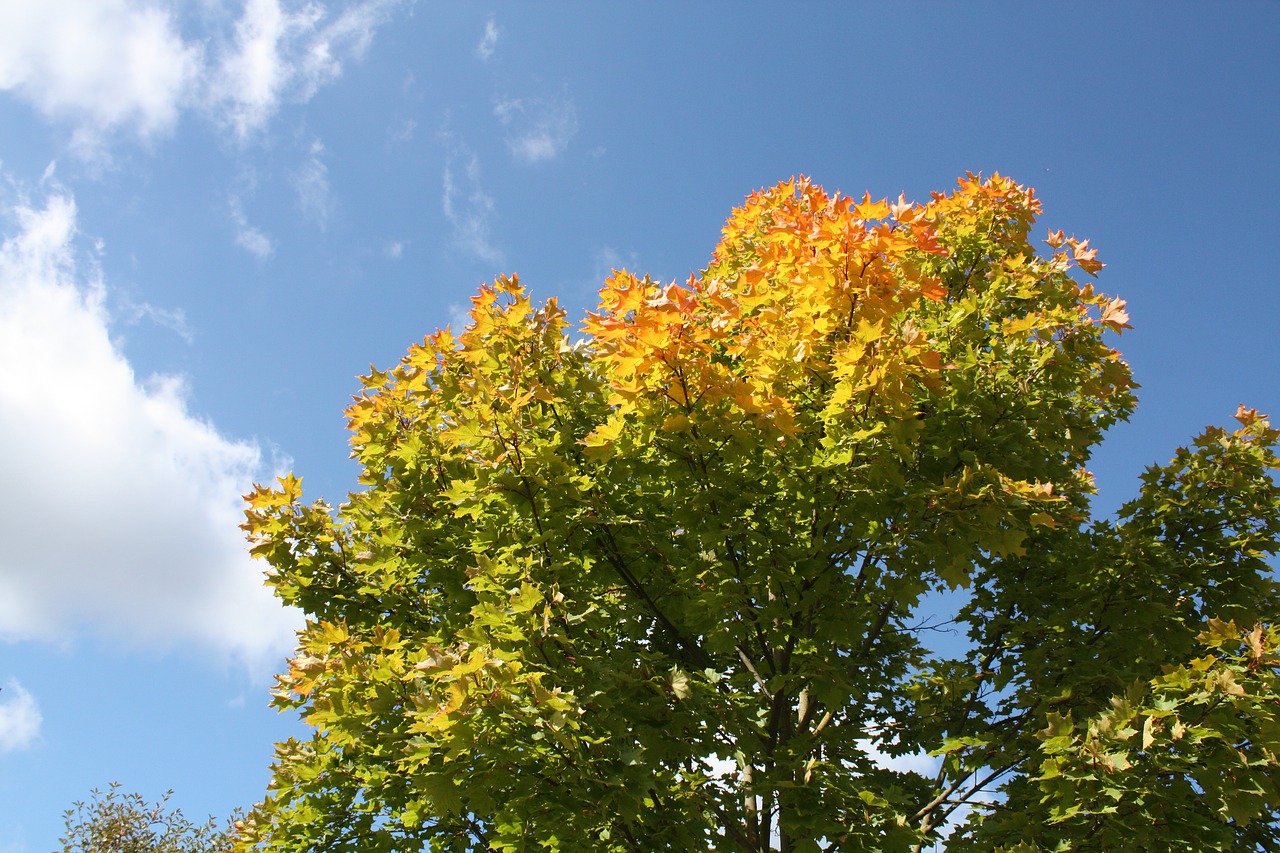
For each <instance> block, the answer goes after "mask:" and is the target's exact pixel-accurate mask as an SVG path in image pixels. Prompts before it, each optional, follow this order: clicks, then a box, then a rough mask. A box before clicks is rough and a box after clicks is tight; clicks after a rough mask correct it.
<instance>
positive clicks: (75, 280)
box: [0, 193, 296, 665]
mask: <svg viewBox="0 0 1280 853" xmlns="http://www.w3.org/2000/svg"><path fill="white" fill-rule="evenodd" d="M7 213H8V215H9V218H10V221H11V225H12V227H13V231H12V232H11V233H10V236H9V237H8V238H7V239H5V240H4V241H3V244H0V481H2V482H5V483H10V484H21V488H20V489H10V490H8V492H7V494H6V495H5V497H3V498H0V538H3V540H4V542H5V543H6V544H5V548H4V549H3V552H2V553H0V638H3V639H34V640H51V641H60V640H63V639H66V638H67V637H70V636H73V635H76V634H85V633H87V634H98V635H108V636H112V637H115V638H117V639H119V640H121V641H124V642H126V643H148V644H152V645H160V646H165V645H177V644H189V643H191V642H193V641H194V642H197V643H200V644H202V645H204V646H205V647H207V648H212V649H215V650H218V651H220V652H223V653H226V654H230V655H234V656H238V657H240V658H243V659H244V660H246V661H248V662H250V663H251V664H254V665H260V664H262V663H263V662H265V661H270V662H272V663H274V660H273V659H274V658H275V657H276V656H278V655H279V654H281V653H282V652H284V651H287V650H288V649H289V648H291V647H292V639H293V637H292V629H293V627H294V626H295V624H296V618H295V616H294V615H293V614H292V613H291V612H290V611H287V610H285V609H284V608H283V607H282V606H281V605H280V604H279V603H278V602H277V601H276V600H274V599H273V598H272V596H271V595H270V593H269V591H268V590H267V589H266V588H265V587H264V586H263V584H262V568H261V566H259V565H258V564H256V563H255V562H253V561H251V560H250V559H249V556H248V554H247V553H246V549H245V545H244V542H243V539H242V536H241V532H240V531H239V529H238V525H239V523H240V520H241V518H242V515H241V506H242V501H241V498H240V495H242V494H245V492H246V491H247V490H248V488H249V487H250V486H251V484H252V481H253V480H255V479H260V478H263V477H264V475H265V474H266V473H268V472H264V467H265V466H264V465H263V463H262V454H261V453H260V451H259V449H258V448H257V447H256V446H255V445H253V444H250V443H247V442H243V441H235V440H233V439H230V438H227V437H225V436H223V435H222V434H221V433H219V432H218V430H217V429H216V428H215V427H214V426H213V425H212V424H210V423H209V422H208V421H206V420H204V419H203V418H200V417H198V416H197V415H195V414H193V413H191V412H190V411H189V410H188V408H187V393H186V386H185V383H184V381H183V380H182V379H181V378H180V377H177V376H167V375H154V376H150V377H146V378H141V379H140V378H138V377H137V376H135V374H134V372H133V369H132V367H131V365H130V364H129V362H128V361H127V359H126V358H125V356H124V355H123V354H122V353H121V352H120V350H119V349H118V348H117V346H116V344H115V343H114V342H113V339H112V335H111V330H110V318H109V317H108V314H107V311H106V309H105V308H104V305H105V302H106V299H105V296H106V293H107V289H106V284H105V282H104V281H103V280H102V278H101V276H100V275H99V273H98V272H97V271H96V269H95V268H94V267H93V265H92V264H89V265H88V266H87V267H86V265H85V263H84V259H83V256H82V255H81V254H79V253H78V252H77V250H76V248H75V246H76V241H75V233H76V207H75V203H74V201H73V200H72V199H71V198H70V197H69V196H68V195H65V194H60V193H54V194H52V195H50V196H49V197H48V199H47V200H46V201H45V202H44V203H43V204H41V205H33V204H30V203H27V202H25V201H19V202H18V203H17V204H15V205H12V206H11V207H10V209H9V210H8V211H7Z"/></svg>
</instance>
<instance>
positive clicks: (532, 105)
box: [493, 97, 578, 163]
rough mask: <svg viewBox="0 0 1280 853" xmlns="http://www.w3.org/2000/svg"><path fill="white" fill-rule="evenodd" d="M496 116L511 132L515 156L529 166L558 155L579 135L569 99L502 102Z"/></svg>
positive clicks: (496, 106)
mask: <svg viewBox="0 0 1280 853" xmlns="http://www.w3.org/2000/svg"><path fill="white" fill-rule="evenodd" d="M493 114H494V115H495V116H497V117H498V120H499V121H501V122H502V125H503V126H504V127H505V128H507V130H508V136H507V147H508V148H509V149H510V150H511V153H512V155H513V156H515V158H516V159H518V160H523V161H524V162H526V163H537V162H540V161H543V160H551V159H553V158H555V157H557V156H559V154H560V152H562V151H564V149H565V147H566V146H567V145H568V144H569V141H570V140H571V139H573V136H574V134H576V133H577V132H578V113H577V109H576V108H575V107H574V104H573V101H572V100H571V99H569V98H568V97H562V98H558V99H554V100H544V99H542V98H533V99H522V98H511V99H506V100H499V101H498V102H497V103H496V104H494V107H493Z"/></svg>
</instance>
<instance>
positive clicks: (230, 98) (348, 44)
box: [207, 0, 400, 138]
mask: <svg viewBox="0 0 1280 853" xmlns="http://www.w3.org/2000/svg"><path fill="white" fill-rule="evenodd" d="M398 5H400V3H399V2H398V0H364V2H360V3H357V4H355V5H353V6H351V7H350V8H348V9H347V10H345V11H344V12H342V13H341V14H339V15H337V16H333V15H331V14H330V12H329V10H328V8H327V7H326V6H325V5H323V4H322V3H319V2H307V3H304V4H296V5H295V6H294V7H293V8H289V7H287V6H286V5H284V4H283V3H282V2H281V0H248V2H247V3H246V4H245V7H244V13H243V14H242V15H241V17H240V19H239V20H238V21H237V22H236V25H235V37H234V39H233V42H232V47H231V49H230V50H228V51H226V52H225V53H223V54H222V55H221V56H220V57H219V59H218V61H217V63H216V65H215V66H214V67H212V68H211V69H210V70H209V71H208V72H207V73H208V88H207V92H208V95H207V103H208V104H209V105H210V107H211V108H212V109H213V111H214V112H215V114H218V115H222V116H224V117H226V118H227V119H228V120H229V121H230V123H231V125H232V127H233V128H234V129H235V132H236V134H237V135H238V136H239V137H241V138H245V137H248V136H250V135H251V134H252V133H253V132H254V131H256V130H258V129H260V128H261V127H262V126H263V125H264V124H266V122H267V120H268V119H269V118H270V117H271V116H272V115H273V114H274V113H275V112H276V110H277V109H279V106H280V103H281V102H282V101H283V100H286V99H292V100H297V101H307V100H310V99H311V97H312V96H313V95H315V93H316V91H317V90H318V89H319V88H320V87H321V86H323V85H324V84H326V83H328V82H330V81H332V80H334V79H335V78H337V77H338V76H339V75H340V74H341V73H342V63H343V62H344V61H345V60H346V59H360V58H361V57H363V55H364V53H365V51H366V50H367V49H368V47H369V44H370V42H372V40H373V35H374V32H375V31H376V29H377V28H378V27H379V26H380V25H381V24H383V23H384V22H385V21H386V19H387V18H388V17H389V16H390V14H391V12H392V11H393V10H394V8H395V7H396V6H398Z"/></svg>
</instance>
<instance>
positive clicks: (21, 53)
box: [0, 0, 405, 153]
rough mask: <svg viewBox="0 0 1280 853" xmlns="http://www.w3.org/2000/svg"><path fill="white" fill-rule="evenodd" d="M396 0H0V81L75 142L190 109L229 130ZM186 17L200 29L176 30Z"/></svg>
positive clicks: (167, 127)
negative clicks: (235, 0) (337, 2)
mask: <svg viewBox="0 0 1280 853" xmlns="http://www.w3.org/2000/svg"><path fill="white" fill-rule="evenodd" d="M404 2H405V0H358V2H354V3H351V4H349V5H348V6H347V7H346V8H345V9H343V10H342V11H340V12H335V11H333V10H332V9H331V8H330V4H329V3H326V2H322V0H247V2H245V3H244V5H243V7H242V8H241V9H240V12H239V14H238V15H237V14H235V13H233V12H232V11H231V9H230V8H227V6H226V5H225V3H226V0H209V2H206V3H204V4H200V5H201V6H202V13H203V14H199V15H190V16H189V18H187V19H182V20H180V19H178V18H177V17H176V13H175V10H182V9H184V8H185V7H184V6H183V5H182V4H174V3H171V2H165V0H41V2H38V3H37V2H13V3H0V90H9V91H12V92H14V93H15V94H17V95H18V96H19V97H21V98H23V99H24V100H26V101H28V102H29V103H31V104H33V105H34V106H35V107H36V108H37V109H38V110H40V111H41V112H43V113H44V114H45V115H46V116H48V117H50V118H52V119H54V120H57V121H65V122H68V123H69V124H71V125H72V126H73V127H74V129H75V131H74V138H73V144H74V145H75V146H76V147H77V148H78V150H80V151H81V153H86V152H88V153H92V152H94V151H95V150H97V149H98V148H99V147H100V145H101V143H102V141H103V139H104V138H105V137H107V136H109V135H110V134H112V133H114V132H116V131H120V130H125V131H128V132H132V133H135V134H136V135H137V136H139V137H141V138H143V139H150V138H152V137H154V136H156V135H159V134H164V133H168V132H170V131H171V130H172V129H173V127H174V125H175V124H176V123H177V122H178V120H179V118H180V117H181V115H182V114H184V113H187V112H195V113H199V114H201V115H206V116H209V117H211V118H213V119H214V120H215V121H216V122H217V123H219V124H224V125H227V126H229V127H230V128H231V129H232V131H233V132H234V133H235V135H236V136H237V137H238V138H240V139H247V138H249V137H250V136H252V135H253V134H254V133H255V132H256V131H258V130H260V129H261V128H262V127H263V126H264V125H265V124H266V123H267V121H268V120H269V119H270V118H271V116H272V115H274V114H275V112H276V111H277V110H278V109H279V107H280V105H281V104H282V103H284V102H286V101H295V102H304V101H307V100H309V99H310V98H311V97H312V96H313V95H314V94H315V93H316V91H317V90H318V89H319V88H320V87H321V86H323V85H325V84H327V83H329V82H331V81H332V80H334V79H335V78H337V77H338V76H339V75H340V74H341V73H342V69H343V64H344V63H345V62H347V61H349V60H359V59H360V58H361V57H363V55H364V53H365V51H366V50H367V49H368V47H369V44H370V43H371V41H372V39H373V36H374V33H375V32H376V30H377V28H378V27H379V26H381V25H382V24H383V23H385V22H386V21H387V19H388V18H389V17H390V16H391V14H392V13H393V12H394V10H395V9H396V8H397V7H398V6H401V5H403V4H404ZM237 5H238V4H237ZM184 26H186V27H188V28H192V27H203V31H202V32H200V33H197V34H195V35H192V36H184V34H183V32H182V29H183V27H184Z"/></svg>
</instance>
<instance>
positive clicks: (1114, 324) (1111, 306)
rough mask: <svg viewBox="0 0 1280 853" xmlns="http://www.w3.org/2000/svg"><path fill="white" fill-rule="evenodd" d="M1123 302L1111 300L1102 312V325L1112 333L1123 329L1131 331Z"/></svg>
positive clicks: (1121, 300)
mask: <svg viewBox="0 0 1280 853" xmlns="http://www.w3.org/2000/svg"><path fill="white" fill-rule="evenodd" d="M1124 308H1125V301H1124V300H1123V299H1112V300H1111V301H1110V302H1108V303H1107V306H1106V307H1105V308H1104V309H1103V310H1102V325H1103V326H1106V327H1107V328H1108V329H1111V330H1112V331H1114V332H1120V331H1123V330H1124V329H1132V328H1133V326H1130V325H1129V313H1128V312H1127V311H1125V310H1124Z"/></svg>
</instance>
